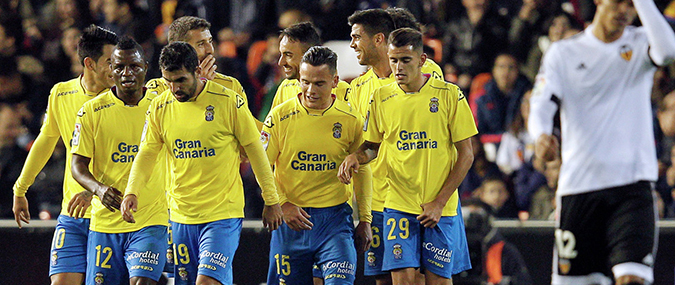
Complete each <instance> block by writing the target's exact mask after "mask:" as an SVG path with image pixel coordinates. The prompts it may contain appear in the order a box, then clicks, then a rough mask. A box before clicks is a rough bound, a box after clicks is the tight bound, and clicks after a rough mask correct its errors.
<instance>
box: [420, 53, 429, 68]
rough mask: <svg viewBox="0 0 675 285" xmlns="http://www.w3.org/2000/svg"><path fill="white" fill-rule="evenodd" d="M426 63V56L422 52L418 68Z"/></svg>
mask: <svg viewBox="0 0 675 285" xmlns="http://www.w3.org/2000/svg"><path fill="white" fill-rule="evenodd" d="M426 61H427V54H426V53H424V52H423V53H422V54H421V55H420V67H422V66H423V65H424V63H425V62H426Z"/></svg>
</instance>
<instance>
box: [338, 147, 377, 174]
mask: <svg viewBox="0 0 675 285" xmlns="http://www.w3.org/2000/svg"><path fill="white" fill-rule="evenodd" d="M379 149H380V143H374V142H369V141H365V142H363V144H361V146H360V147H359V149H358V150H356V152H355V153H352V154H350V155H348V156H347V157H345V160H344V161H342V164H340V168H338V179H340V182H342V183H344V184H349V183H350V181H351V180H352V172H358V171H359V167H360V166H361V164H366V163H368V162H370V161H372V160H373V159H375V158H376V157H377V152H378V151H379Z"/></svg>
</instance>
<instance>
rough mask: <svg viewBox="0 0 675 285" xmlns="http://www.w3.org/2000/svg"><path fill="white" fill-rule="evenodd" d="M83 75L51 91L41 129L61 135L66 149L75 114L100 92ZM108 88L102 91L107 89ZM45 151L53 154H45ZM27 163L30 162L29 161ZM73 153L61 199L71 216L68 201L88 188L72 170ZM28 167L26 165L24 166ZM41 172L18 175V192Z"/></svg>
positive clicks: (46, 132)
mask: <svg viewBox="0 0 675 285" xmlns="http://www.w3.org/2000/svg"><path fill="white" fill-rule="evenodd" d="M82 78H83V75H80V76H79V77H77V78H74V79H71V80H69V81H65V82H61V83H57V84H56V85H54V87H52V90H51V91H50V93H49V102H48V105H47V112H46V113H45V118H44V122H43V124H42V127H41V129H40V133H41V135H46V136H48V137H59V136H60V137H61V139H62V140H63V142H64V145H65V146H66V151H67V153H70V151H71V138H72V137H73V130H74V129H75V118H76V117H77V113H78V111H79V110H80V108H81V107H82V104H84V103H85V102H87V101H89V100H91V99H93V98H94V97H96V95H98V94H99V93H94V92H90V91H87V90H85V89H84V87H83V86H82V82H81V80H82ZM106 91H108V89H106V90H103V91H101V92H106ZM45 155H51V153H50V154H45ZM27 163H28V162H27ZM70 164H71V156H70V155H67V156H66V169H65V172H64V177H63V200H62V202H61V215H66V216H68V202H70V200H71V199H72V198H73V196H75V194H77V193H80V192H82V191H86V190H85V189H84V188H83V187H82V186H80V184H79V183H77V181H75V179H74V178H73V174H72V172H71V171H70ZM24 167H25V166H24ZM37 174H38V173H26V175H22V176H20V177H19V178H18V179H17V183H16V185H15V189H14V192H15V194H17V193H19V194H22V193H26V190H27V189H28V187H30V185H32V184H33V182H34V181H35V177H36V176H37ZM84 217H85V218H90V217H91V213H90V211H86V213H85V214H84Z"/></svg>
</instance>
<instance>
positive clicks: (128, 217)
mask: <svg viewBox="0 0 675 285" xmlns="http://www.w3.org/2000/svg"><path fill="white" fill-rule="evenodd" d="M136 210H138V197H136V195H134V194H128V195H125V196H124V200H122V204H121V205H120V212H122V219H124V220H125V221H126V222H127V223H135V222H136V220H135V219H134V214H133V213H135V212H136Z"/></svg>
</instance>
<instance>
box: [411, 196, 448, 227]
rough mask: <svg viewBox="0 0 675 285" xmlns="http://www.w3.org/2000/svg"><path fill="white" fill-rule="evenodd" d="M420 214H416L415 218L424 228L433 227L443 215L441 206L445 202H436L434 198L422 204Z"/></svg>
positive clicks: (442, 206) (443, 205)
mask: <svg viewBox="0 0 675 285" xmlns="http://www.w3.org/2000/svg"><path fill="white" fill-rule="evenodd" d="M421 206H422V210H423V211H422V214H421V215H419V216H417V220H418V221H420V224H422V225H423V226H424V227H425V228H433V227H435V226H436V224H438V222H439V221H440V220H441V216H442V215H443V208H444V207H445V204H443V203H440V202H437V201H436V200H434V201H431V202H429V203H425V204H422V205H421Z"/></svg>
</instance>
